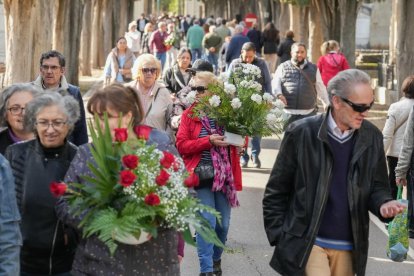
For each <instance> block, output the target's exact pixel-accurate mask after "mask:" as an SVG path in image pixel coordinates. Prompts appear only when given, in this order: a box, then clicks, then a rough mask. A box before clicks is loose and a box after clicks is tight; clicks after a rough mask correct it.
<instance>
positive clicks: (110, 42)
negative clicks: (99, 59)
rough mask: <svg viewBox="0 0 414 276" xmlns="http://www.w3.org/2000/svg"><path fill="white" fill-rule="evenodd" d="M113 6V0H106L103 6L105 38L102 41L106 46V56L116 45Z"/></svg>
mask: <svg viewBox="0 0 414 276" xmlns="http://www.w3.org/2000/svg"><path fill="white" fill-rule="evenodd" d="M112 7H113V1H112V0H104V1H103V7H102V12H103V13H102V19H103V21H102V22H103V40H101V42H100V43H102V44H103V46H104V53H105V57H106V55H108V54H109V52H110V51H111V50H112V48H113V47H114V44H115V43H114V42H115V41H114V39H113V35H112V34H113V33H112V24H113V18H112Z"/></svg>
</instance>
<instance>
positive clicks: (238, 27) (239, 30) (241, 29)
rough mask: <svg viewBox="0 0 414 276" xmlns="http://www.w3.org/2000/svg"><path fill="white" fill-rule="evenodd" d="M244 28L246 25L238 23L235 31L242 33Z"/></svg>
mask: <svg viewBox="0 0 414 276" xmlns="http://www.w3.org/2000/svg"><path fill="white" fill-rule="evenodd" d="M243 30H244V27H243V26H242V25H236V27H234V33H236V34H240V33H242V32H243Z"/></svg>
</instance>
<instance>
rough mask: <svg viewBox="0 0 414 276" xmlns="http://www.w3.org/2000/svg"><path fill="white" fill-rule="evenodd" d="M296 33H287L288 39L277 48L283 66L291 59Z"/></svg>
mask: <svg viewBox="0 0 414 276" xmlns="http://www.w3.org/2000/svg"><path fill="white" fill-rule="evenodd" d="M293 37H294V33H293V32H292V31H287V32H286V39H285V40H284V41H283V42H282V43H280V45H279V47H278V48H277V55H278V56H279V64H282V63H283V62H285V61H288V60H290V59H291V55H290V51H291V47H292V45H293V43H295V41H294V40H293Z"/></svg>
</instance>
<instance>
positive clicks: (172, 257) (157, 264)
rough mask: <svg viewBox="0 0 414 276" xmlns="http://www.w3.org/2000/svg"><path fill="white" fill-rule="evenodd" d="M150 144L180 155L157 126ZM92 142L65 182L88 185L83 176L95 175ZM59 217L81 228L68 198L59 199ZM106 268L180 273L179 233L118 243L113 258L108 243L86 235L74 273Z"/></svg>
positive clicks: (126, 272)
mask: <svg viewBox="0 0 414 276" xmlns="http://www.w3.org/2000/svg"><path fill="white" fill-rule="evenodd" d="M147 143H148V144H156V145H157V148H158V149H159V150H162V151H164V150H167V151H169V152H171V153H172V154H174V155H178V152H177V149H176V148H175V147H174V145H173V144H172V142H171V139H170V138H169V136H168V135H167V134H166V133H165V132H163V131H159V130H157V129H153V130H152V131H151V133H150V138H149V140H148V142H147ZM90 146H91V144H85V145H82V146H80V147H79V150H78V152H77V153H76V156H75V158H74V159H73V162H72V164H71V165H70V168H69V170H68V172H67V174H66V176H65V182H66V183H69V182H75V183H82V184H85V185H87V183H86V182H85V180H84V179H83V178H82V177H81V176H83V175H88V176H91V177H93V173H92V172H91V171H90V170H89V168H88V166H87V164H88V163H89V162H90V163H92V164H94V163H95V162H94V160H93V157H92V154H91V152H90ZM56 210H57V213H58V216H59V218H60V219H61V220H62V221H64V222H65V223H67V224H69V225H71V226H73V227H76V228H78V227H79V223H80V218H79V217H74V216H72V215H71V214H70V213H69V207H68V205H67V202H66V200H65V199H64V198H61V199H60V200H59V203H58V205H57V207H56ZM101 271H104V274H105V275H114V276H115V275H143V276H146V275H159V276H170V275H171V276H175V275H179V263H178V257H177V232H176V231H174V230H160V231H159V233H158V236H157V238H153V239H151V240H149V241H147V242H145V243H143V244H140V245H139V246H135V245H127V244H118V248H117V250H116V251H115V255H114V257H112V258H111V257H110V255H109V250H108V248H107V247H106V245H105V244H104V243H103V242H101V241H100V240H99V239H98V238H97V237H96V236H91V237H88V238H84V239H82V240H81V241H80V244H79V246H78V248H77V250H76V254H75V260H74V262H73V267H72V274H73V275H98V274H102V273H101Z"/></svg>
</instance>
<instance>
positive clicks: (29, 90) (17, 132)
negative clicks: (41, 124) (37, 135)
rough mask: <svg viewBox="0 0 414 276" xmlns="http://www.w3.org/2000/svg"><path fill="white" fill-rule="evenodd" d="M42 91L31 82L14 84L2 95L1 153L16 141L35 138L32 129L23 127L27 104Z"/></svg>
mask: <svg viewBox="0 0 414 276" xmlns="http://www.w3.org/2000/svg"><path fill="white" fill-rule="evenodd" d="M40 93H41V91H40V90H39V89H38V88H36V87H35V86H33V85H30V84H13V85H11V86H9V87H7V88H6V89H4V90H3V92H2V93H1V95H0V129H1V131H0V153H1V154H4V153H5V152H6V148H7V147H8V146H10V145H12V144H14V143H17V142H20V141H24V140H29V139H33V138H34V134H33V132H32V131H28V130H26V129H24V127H23V116H24V111H25V108H26V104H27V103H28V102H30V101H31V100H32V99H33V98H34V97H36V96H37V95H39V94H40Z"/></svg>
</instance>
